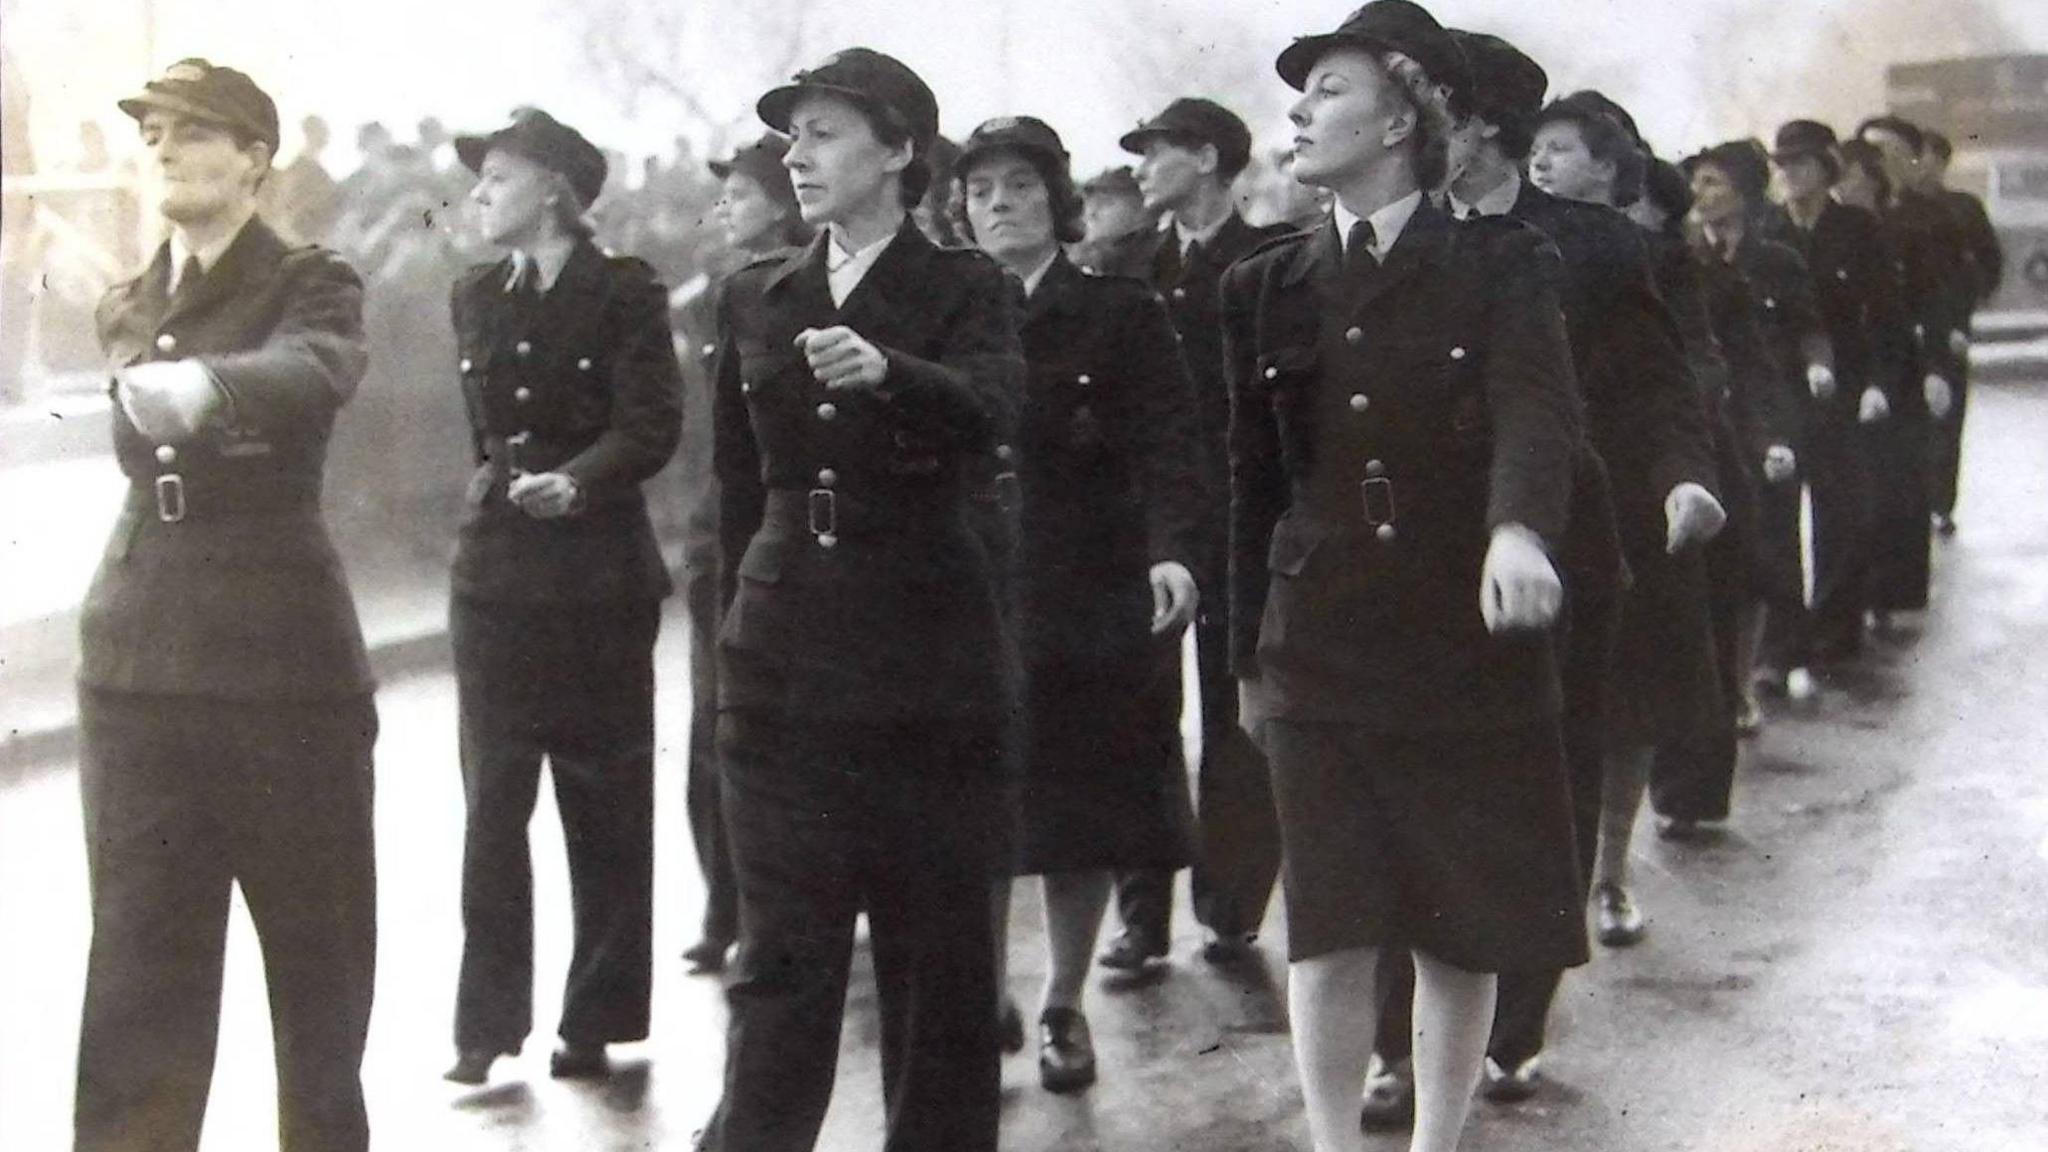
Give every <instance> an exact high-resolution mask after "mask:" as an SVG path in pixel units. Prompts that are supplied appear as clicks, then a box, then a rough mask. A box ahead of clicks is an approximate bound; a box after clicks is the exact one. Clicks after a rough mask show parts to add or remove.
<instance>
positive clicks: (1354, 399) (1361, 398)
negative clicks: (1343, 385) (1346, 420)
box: [1351, 392, 1372, 412]
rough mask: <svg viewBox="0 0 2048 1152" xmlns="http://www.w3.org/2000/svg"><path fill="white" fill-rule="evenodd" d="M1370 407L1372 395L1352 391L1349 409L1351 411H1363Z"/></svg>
mask: <svg viewBox="0 0 2048 1152" xmlns="http://www.w3.org/2000/svg"><path fill="white" fill-rule="evenodd" d="M1370 407H1372V397H1370V396H1367V395H1366V394H1365V393H1363V392H1353V393H1352V394H1351V410H1352V411H1353V412H1363V411H1365V410H1366V409H1367V408H1370Z"/></svg>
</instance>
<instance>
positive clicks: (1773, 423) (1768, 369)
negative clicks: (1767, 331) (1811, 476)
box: [1714, 251, 1818, 463]
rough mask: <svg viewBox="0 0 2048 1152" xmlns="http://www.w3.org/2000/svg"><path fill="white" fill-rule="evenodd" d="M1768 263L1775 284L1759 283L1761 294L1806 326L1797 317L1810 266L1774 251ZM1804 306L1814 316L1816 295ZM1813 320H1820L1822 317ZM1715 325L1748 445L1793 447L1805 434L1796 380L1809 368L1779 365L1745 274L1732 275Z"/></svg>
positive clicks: (1718, 310)
mask: <svg viewBox="0 0 2048 1152" xmlns="http://www.w3.org/2000/svg"><path fill="white" fill-rule="evenodd" d="M1781 257H1782V259H1781ZM1767 260H1768V263H1767V265H1766V270H1765V272H1764V276H1765V278H1767V279H1768V281H1769V283H1768V284H1760V285H1756V286H1755V289H1756V291H1762V292H1768V293H1770V295H1771V298H1772V299H1773V300H1775V301H1777V303H1778V308H1779V309H1780V311H1781V312H1782V313H1787V314H1788V315H1789V316H1791V317H1792V318H1791V319H1790V323H1792V324H1793V325H1795V326H1796V325H1798V324H1801V323H1804V322H1805V321H1804V320H1801V319H1798V318H1797V313H1798V312H1799V310H1800V309H1801V307H1802V305H1801V304H1800V303H1799V302H1798V300H1797V297H1798V295H1799V294H1800V292H1801V285H1802V284H1803V283H1804V282H1805V279H1806V269H1805V267H1804V265H1802V264H1799V263H1797V261H1798V258H1797V256H1795V255H1794V254H1792V253H1790V252H1783V251H1775V252H1770V253H1768V254H1767ZM1804 307H1805V308H1806V309H1808V310H1809V312H1810V309H1811V307H1812V300H1811V297H1808V299H1807V301H1806V303H1805V305H1804ZM1809 318H1810V319H1812V320H1814V321H1816V322H1817V321H1818V317H1817V316H1809ZM1714 321H1715V325H1716V327H1717V328H1718V329H1719V331H1720V336H1721V348H1722V351H1723V352H1724V353H1725V354H1726V355H1727V357H1728V378H1729V385H1730V390H1731V393H1732V395H1733V398H1734V401H1735V418H1736V425H1737V427H1738V428H1739V429H1740V430H1741V432H1742V440H1743V443H1744V444H1745V445H1746V446H1748V447H1750V448H1752V449H1756V448H1770V447H1775V446H1778V445H1787V446H1789V445H1791V444H1792V443H1793V441H1794V440H1795V439H1796V438H1797V436H1798V434H1799V416H1800V405H1799V397H1798V395H1796V394H1794V393H1793V392H1792V390H1791V389H1792V387H1793V385H1792V381H1793V380H1795V379H1798V378H1802V377H1803V376H1804V374H1805V368H1806V366H1805V365H1804V364H1796V365H1785V364H1780V363H1778V361H1777V357H1776V356H1774V355H1773V354H1772V352H1771V346H1770V342H1769V341H1768V340H1767V339H1766V338H1765V336H1764V330H1763V325H1762V324H1760V323H1758V321H1757V310H1756V296H1755V292H1753V291H1752V290H1751V286H1750V285H1748V284H1746V283H1745V282H1744V281H1743V280H1742V278H1741V277H1740V276H1731V277H1729V285H1728V291H1727V293H1726V300H1725V301H1724V303H1723V305H1722V307H1721V308H1718V309H1716V310H1715V314H1714ZM1751 463H1754V461H1751Z"/></svg>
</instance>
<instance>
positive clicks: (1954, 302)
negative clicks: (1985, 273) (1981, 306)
mask: <svg viewBox="0 0 2048 1152" xmlns="http://www.w3.org/2000/svg"><path fill="white" fill-rule="evenodd" d="M1880 219H1881V222H1882V223H1883V226H1884V232H1885V235H1886V236H1887V238H1888V239H1890V241H1891V244H1892V257H1893V259H1894V260H1895V261H1896V262H1897V267H1898V271H1899V282H1900V285H1901V289H1902V291H1903V293H1904V297H1905V306H1906V312H1907V315H1908V316H1909V317H1910V318H1911V321H1912V325H1913V334H1914V337H1915V343H1914V347H1915V348H1916V349H1917V350H1918V352H1919V357H1918V360H1919V363H1918V365H1917V367H1918V368H1919V371H1915V372H1913V373H1911V377H1910V382H1911V383H1912V384H1913V385H1914V386H1913V387H1910V388H1905V389H1902V390H1901V391H1902V393H1903V394H1905V395H1904V398H1905V399H1906V401H1907V402H1908V404H1909V405H1910V404H1912V403H1913V401H1914V400H1915V398H1916V397H1919V396H1920V389H1919V387H1918V386H1917V385H1918V381H1919V379H1920V376H1921V374H1922V372H1926V371H1934V372H1939V373H1941V374H1942V375H1943V376H1945V377H1947V378H1948V379H1949V380H1951V381H1960V380H1961V379H1962V368H1961V362H1960V358H1959V357H1957V355H1956V353H1955V351H1954V349H1952V348H1951V347H1950V345H1949V339H1950V337H1951V336H1952V335H1953V334H1955V333H1958V332H1960V333H1963V334H1965V335H1967V334H1968V333H1969V330H1970V313H1971V312H1972V311H1973V310H1974V309H1975V308H1976V306H1977V290H1978V286H1979V279H1978V277H1979V272H1978V271H1977V268H1976V261H1975V258H1974V257H1973V256H1972V255H1971V252H1970V244H1969V241H1968V239H1967V238H1966V237H1965V236H1964V235H1963V233H1962V229H1961V228H1960V226H1959V223H1958V221H1957V219H1956V216H1955V213H1954V210H1953V209H1951V208H1950V207H1948V206H1947V205H1946V204H1944V203H1942V202H1941V201H1939V200H1937V199H1935V198H1933V197H1931V196H1925V195H1922V194H1920V193H1918V192H1907V193H1905V194H1903V195H1901V196H1900V197H1899V198H1898V201H1897V202H1896V203H1894V204H1893V205H1892V206H1891V207H1890V208H1889V209H1888V210H1887V211H1886V212H1885V213H1884V215H1883V216H1882V217H1881V218H1880ZM1923 402H1924V400H1923Z"/></svg>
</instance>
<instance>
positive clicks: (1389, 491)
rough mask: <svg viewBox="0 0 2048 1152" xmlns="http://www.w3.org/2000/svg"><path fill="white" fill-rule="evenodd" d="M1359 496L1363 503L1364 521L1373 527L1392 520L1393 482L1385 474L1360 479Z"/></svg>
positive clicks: (1390, 522)
mask: <svg viewBox="0 0 2048 1152" xmlns="http://www.w3.org/2000/svg"><path fill="white" fill-rule="evenodd" d="M1358 494H1359V497H1360V498H1361V499H1362V500H1363V502H1364V504H1365V522H1366V523H1367V524H1370V525H1372V526H1373V527H1375V528H1379V527H1382V526H1384V525H1387V524H1392V523H1393V522H1394V482H1393V481H1392V480H1389V479H1387V478H1386V477H1385V476H1375V477H1373V478H1372V479H1370V480H1365V481H1361V482H1360V483H1359V485H1358Z"/></svg>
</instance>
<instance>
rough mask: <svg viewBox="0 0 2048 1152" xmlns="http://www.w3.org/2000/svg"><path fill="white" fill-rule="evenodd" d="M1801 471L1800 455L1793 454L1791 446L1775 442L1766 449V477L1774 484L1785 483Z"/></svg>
mask: <svg viewBox="0 0 2048 1152" xmlns="http://www.w3.org/2000/svg"><path fill="white" fill-rule="evenodd" d="M1798 471H1799V457H1797V456H1795V455H1793V453H1792V449H1791V447H1790V446H1788V445H1785V444H1773V445H1771V446H1770V447H1769V448H1766V449H1764V479H1766V480H1768V481H1770V482H1771V483H1773V484H1783V483H1784V482H1785V481H1787V480H1790V479H1791V478H1792V477H1793V476H1794V475H1796V474H1797V473H1798Z"/></svg>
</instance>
